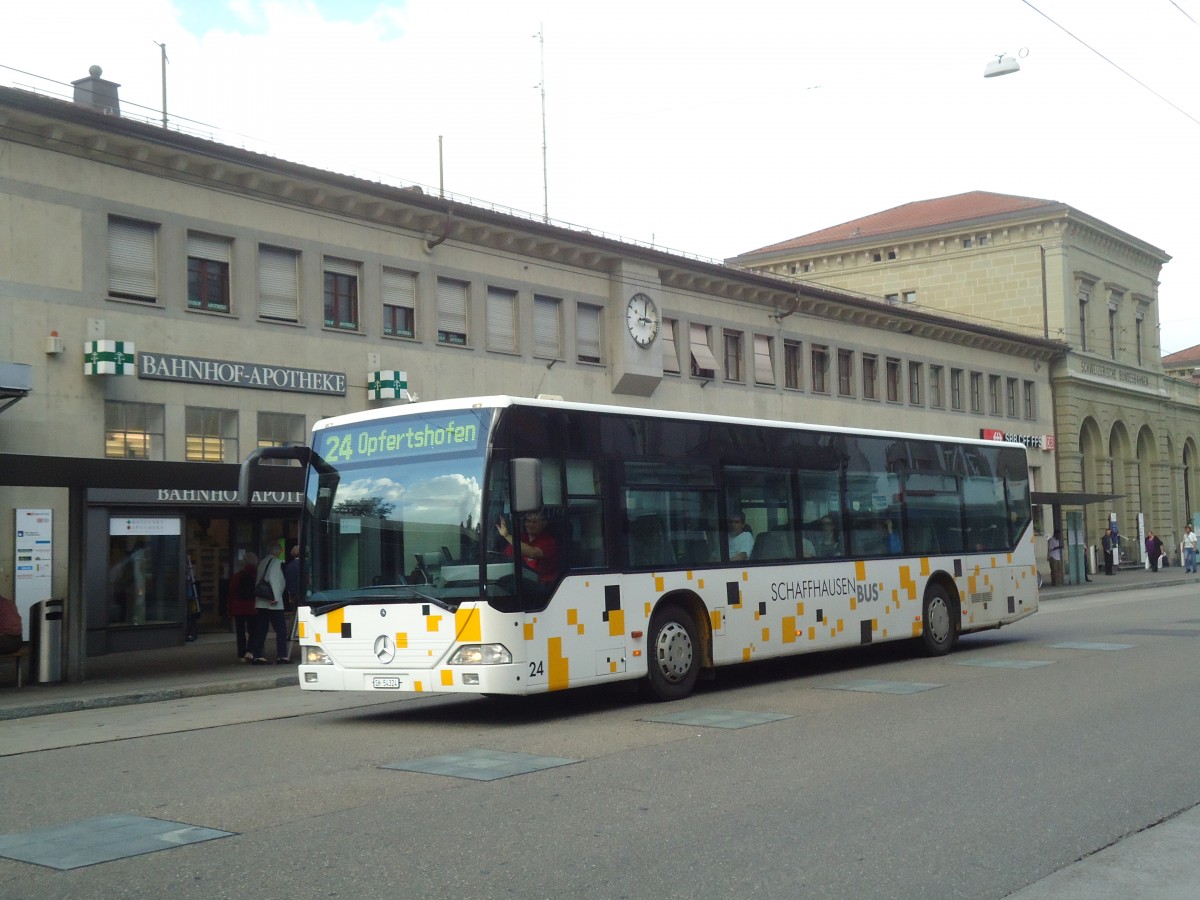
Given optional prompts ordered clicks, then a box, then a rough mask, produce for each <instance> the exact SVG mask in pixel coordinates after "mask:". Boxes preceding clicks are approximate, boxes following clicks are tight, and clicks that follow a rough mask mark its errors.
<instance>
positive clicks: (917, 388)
mask: <svg viewBox="0 0 1200 900" xmlns="http://www.w3.org/2000/svg"><path fill="white" fill-rule="evenodd" d="M924 369H925V367H924V366H923V365H922V364H921V363H919V362H910V363H909V364H908V402H909V403H911V404H913V405H914V406H920V405H921V403H922V400H921V394H922V393H923V392H922V390H921V381H922V380H923V378H924V375H925V372H924Z"/></svg>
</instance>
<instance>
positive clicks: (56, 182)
mask: <svg viewBox="0 0 1200 900" xmlns="http://www.w3.org/2000/svg"><path fill="white" fill-rule="evenodd" d="M75 86H76V95H75V101H74V102H68V101H65V100H60V99H56V98H50V97H45V96H41V95H38V94H34V93H30V92H26V91H22V90H14V89H7V88H5V89H0V306H2V309H3V315H4V321H5V323H6V326H7V327H5V328H4V329H0V376H4V377H2V378H0V382H4V383H5V384H8V383H9V382H11V384H8V386H7V387H4V388H3V389H2V391H0V405H3V406H4V408H3V412H0V509H2V510H3V515H2V516H0V590H12V591H13V592H14V593H15V595H16V596H17V598H18V600H19V601H20V602H23V603H24V604H25V605H26V606H28V604H29V603H30V602H36V601H37V600H38V599H40V598H42V597H43V596H45V597H61V598H65V604H66V615H65V623H66V624H65V629H64V630H65V633H66V635H67V639H66V650H65V653H66V657H65V659H66V677H68V678H69V679H72V680H74V679H78V678H81V677H83V674H84V670H85V666H86V660H87V657H89V656H95V655H99V654H104V653H109V652H114V651H119V650H130V649H139V648H151V647H163V646H173V645H179V644H182V643H183V641H184V636H185V631H186V618H187V600H186V597H187V589H188V585H189V583H194V584H195V585H196V587H197V591H198V596H199V605H200V620H199V626H200V628H201V630H224V629H226V628H227V627H228V623H227V620H226V618H225V614H224V611H225V596H224V590H225V584H226V582H227V580H228V577H229V574H230V570H231V567H233V566H236V562H237V560H238V559H239V558H240V557H241V555H242V554H244V553H245V552H247V551H251V550H257V549H258V548H259V547H261V546H262V545H263V543H264V542H265V541H270V542H273V543H278V545H279V546H281V547H282V546H283V545H285V544H286V543H287V542H289V541H292V540H294V539H295V537H296V520H297V517H298V514H299V509H300V502H301V492H302V485H301V483H300V479H299V476H300V471H299V469H295V468H289V467H284V466H281V467H279V469H278V471H277V472H271V473H268V474H269V475H270V476H272V477H271V478H268V480H267V482H266V485H265V487H264V489H263V490H260V491H259V492H258V493H257V494H256V495H254V496H253V497H252V500H251V503H250V505H249V506H247V507H242V506H239V505H238V503H237V472H238V464H239V462H240V461H241V460H242V459H243V458H245V456H246V455H247V454H248V453H249V452H250V451H251V450H253V449H254V448H256V447H261V446H268V445H280V444H294V443H302V442H304V441H305V440H306V436H307V434H308V431H309V429H310V428H311V427H312V425H313V424H314V422H315V421H317V420H318V419H320V418H322V417H325V416H330V415H337V414H343V413H348V412H353V411H358V410H363V409H368V408H373V407H378V406H380V405H387V404H395V403H403V402H407V401H410V400H412V399H414V398H415V397H419V398H420V399H440V398H449V397H454V396H471V395H479V394H494V393H508V394H514V395H523V396H536V395H557V396H560V397H563V398H564V399H568V400H573V401H582V402H589V401H590V402H603V403H610V404H617V405H626V406H631V407H653V408H662V409H674V410H687V411H694V412H697V413H712V414H729V415H740V416H750V417H756V418H762V419H772V420H783V421H805V422H812V423H829V424H833V423H836V424H838V425H848V426H858V427H863V428H872V429H890V430H900V431H909V432H921V433H933V434H943V435H952V436H961V437H979V436H980V435H981V434H989V435H997V434H1000V433H1003V434H1005V435H1008V436H1009V437H1016V438H1017V439H1020V440H1024V441H1025V442H1026V443H1027V444H1029V446H1031V447H1032V448H1033V449H1032V450H1031V452H1030V466H1031V478H1032V486H1033V488H1034V490H1035V491H1041V492H1054V491H1056V490H1057V482H1056V477H1055V470H1056V465H1055V461H1054V457H1055V451H1054V432H1055V424H1054V404H1053V402H1052V399H1051V383H1050V373H1051V372H1052V371H1053V370H1054V368H1055V366H1056V365H1059V360H1060V359H1061V358H1062V356H1063V354H1064V353H1065V352H1066V351H1067V347H1066V345H1065V344H1063V343H1062V342H1061V341H1059V340H1057V339H1055V338H1053V337H1046V336H1045V335H1031V334H1023V333H1019V332H1016V331H1013V330H1011V329H1009V328H1007V327H1002V326H1001V325H1000V324H995V323H976V322H970V321H964V320H962V319H961V318H959V317H956V316H951V315H946V314H944V313H941V312H938V311H935V310H932V309H930V308H928V307H927V306H926V305H922V304H892V303H888V302H886V301H884V300H882V299H880V298H877V297H871V296H868V295H866V294H864V293H861V292H858V291H856V290H847V289H843V288H840V287H832V286H826V285H818V284H813V283H807V282H802V281H798V280H797V279H795V278H793V277H790V276H781V275H778V274H775V273H773V272H754V271H747V270H745V269H743V268H740V267H736V266H730V265H726V264H723V263H719V262H715V261H706V260H701V259H698V258H695V257H694V256H691V255H688V254H686V253H680V252H673V251H667V250H663V249H661V248H656V247H652V246H648V245H645V244H639V243H636V242H632V241H626V240H621V239H616V238H612V237H608V236H603V235H597V234H593V233H591V232H589V231H587V230H585V229H580V228H575V227H568V226H561V225H558V224H554V223H549V222H546V221H543V220H542V219H540V218H538V217H536V216H531V215H527V214H523V213H519V212H515V211H511V210H502V209H497V208H495V207H491V206H487V205H485V204H482V203H479V202H470V201H466V200H463V199H459V198H452V197H446V196H441V195H434V194H432V193H430V192H426V191H423V190H421V189H419V188H414V187H412V186H404V185H390V184H384V183H380V182H376V181H367V180H362V179H359V178H355V177H350V176H346V175H342V174H337V173H333V172H329V171H323V170H319V169H316V168H312V167H308V166H304V165H300V164H296V163H292V162H288V161H284V160H280V159H277V158H274V157H270V156H265V155H260V154H257V153H253V152H249V151H246V150H243V149H239V148H235V147H232V146H227V145H225V144H222V143H218V142H215V141H213V140H209V139H204V138H199V137H195V136H191V135H187V134H182V133H179V132H176V131H174V130H169V129H166V128H162V127H160V126H158V125H156V124H149V123H146V122H140V121H136V120H133V119H131V118H129V117H126V116H122V115H121V114H120V110H119V99H118V96H117V85H115V84H114V83H112V82H109V81H106V80H105V79H103V78H102V77H101V73H100V72H99V71H98V70H93V74H92V75H91V76H90V77H89V78H85V79H81V80H80V81H79V82H76V83H75ZM644 297H649V298H651V299H652V300H653V302H654V304H655V305H656V307H657V309H658V310H659V311H661V314H662V319H661V323H660V328H659V333H658V334H657V336H656V337H655V338H654V339H652V340H649V341H648V342H647V341H646V340H645V338H644V336H642V335H635V334H634V333H633V332H632V331H631V330H630V327H629V325H630V319H631V315H630V313H629V310H630V308H631V306H632V307H634V308H636V307H637V304H639V303H642V302H644V300H643V298H644ZM635 337H641V338H642V340H641V341H639V340H637V339H635ZM976 376H978V377H979V378H980V379H983V380H984V383H986V384H991V383H993V382H995V383H998V384H1000V385H1002V386H1003V387H1002V388H1001V391H1002V394H1001V396H1004V397H1009V398H1016V399H1015V400H1013V401H1012V402H1007V403H1005V402H1001V403H997V404H992V405H981V404H978V403H975V402H973V401H972V398H971V394H970V390H971V387H970V385H972V384H973V383H974V379H975V377H976ZM1004 392H1007V393H1004ZM5 398H7V399H5ZM31 535H33V536H35V537H36V538H37V540H38V544H37V546H33V547H31V546H30V544H29V543H28V541H29V540H30V536H31ZM131 559H137V560H138V562H137V564H136V565H133V564H131V562H130V560H131ZM231 664H232V659H231Z"/></svg>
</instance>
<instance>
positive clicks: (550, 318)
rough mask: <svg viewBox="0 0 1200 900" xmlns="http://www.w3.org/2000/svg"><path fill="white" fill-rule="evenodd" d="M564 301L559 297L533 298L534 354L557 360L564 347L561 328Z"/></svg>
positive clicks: (538, 296)
mask: <svg viewBox="0 0 1200 900" xmlns="http://www.w3.org/2000/svg"><path fill="white" fill-rule="evenodd" d="M561 306H562V301H560V300H559V299H558V298H557V297H542V296H540V295H536V294H535V295H534V298H533V353H534V356H544V357H549V358H551V359H557V358H558V357H559V355H560V353H561V347H562V340H561V336H562V329H561V327H560V326H559V310H560V308H561Z"/></svg>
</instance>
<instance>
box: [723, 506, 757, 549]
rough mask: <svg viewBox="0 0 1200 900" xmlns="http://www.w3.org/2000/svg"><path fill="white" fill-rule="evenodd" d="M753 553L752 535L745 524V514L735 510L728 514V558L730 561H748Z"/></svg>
mask: <svg viewBox="0 0 1200 900" xmlns="http://www.w3.org/2000/svg"><path fill="white" fill-rule="evenodd" d="M753 551H754V533H753V532H752V531H751V530H750V526H749V525H747V524H746V514H745V513H744V512H742V510H740V509H735V510H734V511H733V512H732V513H730V514H729V558H730V560H732V561H735V562H736V561H739V560H743V559H749V558H750V554H751V553H752V552H753Z"/></svg>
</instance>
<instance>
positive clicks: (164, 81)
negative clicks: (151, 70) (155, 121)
mask: <svg viewBox="0 0 1200 900" xmlns="http://www.w3.org/2000/svg"><path fill="white" fill-rule="evenodd" d="M154 43H156V44H158V41H155V42H154ZM158 48H159V49H160V50H161V51H162V94H163V107H162V116H163V128H166V127H167V45H166V44H158Z"/></svg>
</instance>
